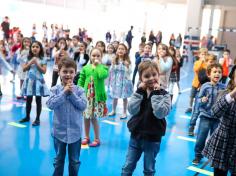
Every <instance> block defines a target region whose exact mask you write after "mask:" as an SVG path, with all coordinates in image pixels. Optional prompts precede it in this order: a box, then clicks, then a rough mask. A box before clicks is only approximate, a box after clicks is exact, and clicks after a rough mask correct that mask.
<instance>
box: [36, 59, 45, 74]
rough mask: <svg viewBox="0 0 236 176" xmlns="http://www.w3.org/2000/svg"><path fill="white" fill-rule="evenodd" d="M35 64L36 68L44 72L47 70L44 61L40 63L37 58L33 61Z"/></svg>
mask: <svg viewBox="0 0 236 176" xmlns="http://www.w3.org/2000/svg"><path fill="white" fill-rule="evenodd" d="M35 65H36V66H37V68H38V70H39V71H40V72H41V73H43V74H45V73H46V71H47V64H46V62H44V63H43V64H41V63H40V62H38V60H36V61H35Z"/></svg>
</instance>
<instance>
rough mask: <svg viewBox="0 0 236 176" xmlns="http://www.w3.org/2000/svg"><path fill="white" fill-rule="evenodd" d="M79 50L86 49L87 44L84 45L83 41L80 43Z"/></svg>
mask: <svg viewBox="0 0 236 176" xmlns="http://www.w3.org/2000/svg"><path fill="white" fill-rule="evenodd" d="M79 51H80V52H83V51H85V46H84V44H83V43H80V44H79Z"/></svg>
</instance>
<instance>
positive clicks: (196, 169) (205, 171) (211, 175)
mask: <svg viewBox="0 0 236 176" xmlns="http://www.w3.org/2000/svg"><path fill="white" fill-rule="evenodd" d="M187 169H188V170H191V171H194V172H198V173H200V174H204V175H209V176H213V175H214V174H213V172H210V171H207V170H204V169H200V168H197V167H194V166H189V167H188V168H187Z"/></svg>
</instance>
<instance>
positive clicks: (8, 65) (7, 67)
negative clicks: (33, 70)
mask: <svg viewBox="0 0 236 176" xmlns="http://www.w3.org/2000/svg"><path fill="white" fill-rule="evenodd" d="M0 62H2V64H3V65H4V67H6V69H7V70H9V71H10V72H12V73H13V68H12V67H11V65H10V64H9V63H8V62H7V61H6V60H5V59H4V58H2V57H0Z"/></svg>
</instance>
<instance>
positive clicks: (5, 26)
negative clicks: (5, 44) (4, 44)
mask: <svg viewBox="0 0 236 176" xmlns="http://www.w3.org/2000/svg"><path fill="white" fill-rule="evenodd" d="M1 27H2V31H3V39H4V40H8V39H9V31H10V23H9V18H8V16H5V18H4V21H3V22H2V23H1Z"/></svg>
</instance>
